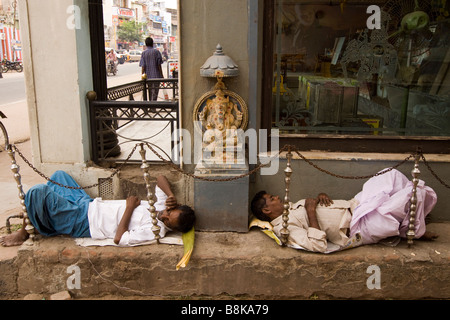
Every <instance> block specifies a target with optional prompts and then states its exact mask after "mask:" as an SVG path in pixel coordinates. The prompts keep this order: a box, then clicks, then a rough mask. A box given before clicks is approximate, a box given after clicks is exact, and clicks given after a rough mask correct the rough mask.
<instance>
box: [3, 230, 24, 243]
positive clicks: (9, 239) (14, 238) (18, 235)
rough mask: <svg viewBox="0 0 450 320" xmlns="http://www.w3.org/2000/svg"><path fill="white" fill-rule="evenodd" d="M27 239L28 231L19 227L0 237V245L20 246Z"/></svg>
mask: <svg viewBox="0 0 450 320" xmlns="http://www.w3.org/2000/svg"><path fill="white" fill-rule="evenodd" d="M27 239H28V232H27V231H26V230H25V229H20V230H19V231H16V232H14V233H11V234H10V235H7V236H4V237H1V238H0V245H2V246H4V247H15V246H20V245H21V244H22V243H24V242H25V241H26V240H27Z"/></svg>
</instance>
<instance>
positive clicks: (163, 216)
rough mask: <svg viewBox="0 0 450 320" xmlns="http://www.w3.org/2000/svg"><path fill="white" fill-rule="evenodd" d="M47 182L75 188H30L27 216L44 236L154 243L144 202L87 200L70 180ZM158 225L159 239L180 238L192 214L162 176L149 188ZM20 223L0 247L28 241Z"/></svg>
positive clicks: (57, 175)
mask: <svg viewBox="0 0 450 320" xmlns="http://www.w3.org/2000/svg"><path fill="white" fill-rule="evenodd" d="M51 180H53V181H55V182H57V183H59V184H61V185H65V186H70V187H73V188H75V189H67V188H63V187H60V186H58V185H56V184H53V183H51V182H48V183H47V184H40V185H36V186H34V187H33V188H31V189H30V190H29V191H28V192H27V194H26V196H25V205H26V208H27V212H28V217H29V219H30V221H31V223H32V224H33V226H34V227H35V229H36V230H37V231H38V232H39V233H40V234H41V235H44V236H56V235H69V236H72V237H74V238H86V237H92V238H93V239H114V243H116V244H118V245H120V246H128V245H135V244H139V243H142V242H147V241H150V240H154V239H155V236H154V234H153V231H152V226H153V223H152V219H151V217H150V213H149V211H148V208H149V204H148V202H141V201H140V200H139V199H138V198H137V197H135V196H131V197H128V198H127V199H126V200H102V199H99V198H98V199H91V198H90V197H89V196H88V194H87V193H86V192H85V191H84V190H80V189H76V188H79V186H78V184H77V183H76V182H75V180H74V179H73V178H72V177H71V176H70V175H68V174H67V173H65V172H63V171H57V172H56V173H55V174H54V175H53V176H52V177H51ZM155 194H156V198H157V201H156V203H155V208H156V211H157V212H158V215H157V219H158V226H159V227H160V228H161V229H160V236H161V238H162V237H164V236H165V235H166V233H167V232H168V231H179V232H182V233H185V232H188V231H189V230H191V229H192V227H193V226H194V223H195V213H194V211H193V210H192V209H191V208H190V207H188V206H182V205H179V204H178V203H177V200H176V198H175V196H174V194H173V192H172V190H171V188H170V184H169V182H168V180H167V179H166V177H164V176H159V177H158V178H157V186H156V188H155ZM28 236H29V235H28V233H27V231H26V230H25V222H24V223H23V226H22V229H20V230H19V231H17V232H15V233H13V234H11V235H8V236H5V237H2V238H0V244H1V245H3V246H18V245H21V244H22V243H23V242H24V241H25V240H27V239H28Z"/></svg>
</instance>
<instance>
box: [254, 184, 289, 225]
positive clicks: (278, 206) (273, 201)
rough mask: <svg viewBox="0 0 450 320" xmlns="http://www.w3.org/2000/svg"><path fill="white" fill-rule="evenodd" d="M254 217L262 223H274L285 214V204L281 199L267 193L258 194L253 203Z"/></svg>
mask: <svg viewBox="0 0 450 320" xmlns="http://www.w3.org/2000/svg"><path fill="white" fill-rule="evenodd" d="M250 206H251V210H252V212H253V215H254V216H255V217H256V218H257V219H259V220H262V221H272V220H273V219H275V218H278V217H279V216H281V215H282V214H283V210H284V207H283V202H282V201H281V199H280V197H278V196H273V195H270V194H268V193H267V192H266V191H260V192H258V193H257V194H256V195H255V196H254V197H253V200H252V202H251V205H250Z"/></svg>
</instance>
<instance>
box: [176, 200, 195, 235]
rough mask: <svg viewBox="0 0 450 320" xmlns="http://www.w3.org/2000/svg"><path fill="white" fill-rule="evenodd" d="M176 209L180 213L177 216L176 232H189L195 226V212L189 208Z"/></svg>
mask: <svg viewBox="0 0 450 320" xmlns="http://www.w3.org/2000/svg"><path fill="white" fill-rule="evenodd" d="M178 209H179V210H180V211H181V213H180V215H179V216H178V225H177V227H176V231H179V232H182V233H186V232H189V231H190V230H191V229H192V228H193V227H194V224H195V212H194V210H192V208H191V207H189V206H184V205H183V206H179V207H178Z"/></svg>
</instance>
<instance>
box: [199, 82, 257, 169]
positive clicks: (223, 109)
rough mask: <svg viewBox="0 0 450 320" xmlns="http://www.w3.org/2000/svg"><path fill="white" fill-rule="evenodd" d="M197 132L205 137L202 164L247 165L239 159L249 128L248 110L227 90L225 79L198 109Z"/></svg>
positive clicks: (240, 99) (205, 98)
mask: <svg viewBox="0 0 450 320" xmlns="http://www.w3.org/2000/svg"><path fill="white" fill-rule="evenodd" d="M193 118H194V123H195V127H196V130H199V131H200V132H201V133H202V137H203V139H202V141H203V143H202V160H203V161H204V162H206V163H209V164H213V163H216V164H222V163H224V164H226V163H228V164H232V163H238V162H241V161H244V159H241V158H242V157H240V156H239V155H238V153H239V150H243V149H242V147H243V146H242V144H243V141H240V140H241V139H240V138H239V131H238V130H239V129H240V130H242V131H240V132H243V131H245V130H246V129H247V125H248V109H247V105H246V103H245V102H244V100H243V99H242V98H241V97H240V96H239V95H237V94H236V93H234V92H232V91H229V90H226V87H225V84H224V83H223V81H222V78H221V77H218V78H217V84H216V85H215V87H214V90H212V91H209V92H207V93H205V94H204V95H203V96H202V97H201V98H200V99H199V100H198V101H197V103H196V105H195V108H194V115H193Z"/></svg>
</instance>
